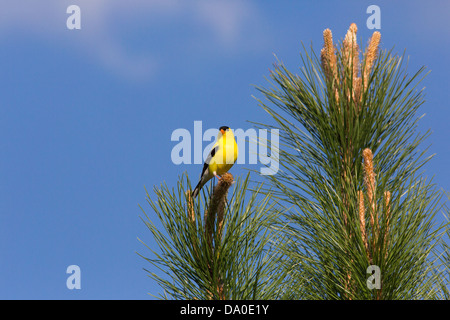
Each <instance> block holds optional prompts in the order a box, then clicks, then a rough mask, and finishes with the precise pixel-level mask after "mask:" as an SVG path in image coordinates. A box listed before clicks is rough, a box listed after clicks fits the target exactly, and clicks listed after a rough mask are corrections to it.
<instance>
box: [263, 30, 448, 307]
mask: <svg viewBox="0 0 450 320" xmlns="http://www.w3.org/2000/svg"><path fill="white" fill-rule="evenodd" d="M356 34H357V26H356V25H355V24H352V25H351V26H350V28H349V29H348V32H347V34H346V35H345V38H344V39H343V41H342V42H340V43H338V44H335V42H334V41H333V37H332V32H331V30H329V29H326V30H325V31H324V32H323V38H324V45H323V48H322V50H321V52H320V57H319V56H317V55H316V54H315V52H314V50H313V49H312V48H311V50H309V51H308V50H307V49H306V48H305V50H304V54H302V55H301V61H302V68H301V73H300V75H297V74H293V73H292V72H290V71H289V70H287V68H286V67H285V66H284V65H283V63H282V62H279V61H278V62H277V63H276V64H275V65H274V70H273V71H271V79H272V87H271V88H270V89H264V88H261V87H259V88H258V90H259V91H260V92H261V93H262V94H263V96H264V97H265V98H266V99H265V100H266V101H264V102H263V101H261V100H259V103H260V105H261V106H262V108H263V109H264V110H265V111H266V112H268V113H269V114H270V116H271V117H272V118H273V119H274V120H275V123H276V125H274V126H269V125H261V124H259V125H260V126H262V127H266V128H268V127H270V128H277V129H279V131H280V139H281V141H282V143H281V145H282V147H281V148H280V151H279V154H280V171H279V172H278V174H276V175H273V176H269V177H268V179H269V180H270V183H271V185H272V187H273V190H274V194H275V195H276V196H277V197H278V198H279V199H281V200H283V203H284V204H285V205H286V207H287V208H289V210H288V211H287V213H286V214H285V215H284V219H282V220H281V221H280V222H279V223H278V228H279V230H282V231H283V233H284V236H283V238H282V241H281V242H284V245H283V246H281V247H280V249H279V250H280V253H281V254H282V256H283V257H284V259H283V263H282V267H283V268H285V274H286V275H289V278H290V281H291V282H292V285H291V286H289V288H292V290H291V292H289V293H287V296H288V297H290V298H295V299H428V298H438V297H442V291H441V290H440V287H441V286H440V285H439V284H440V283H441V278H442V273H440V272H436V270H437V267H438V264H439V262H438V258H437V257H438V256H439V254H440V251H439V250H440V247H439V246H440V239H441V237H442V232H443V230H444V229H443V228H444V227H445V226H443V225H442V226H440V227H436V226H435V224H436V219H435V216H436V214H438V213H440V211H441V210H442V209H443V201H442V193H441V192H440V191H439V190H438V189H437V187H436V186H435V185H434V184H433V182H432V181H431V180H429V179H427V178H426V177H425V176H424V173H423V171H421V168H422V167H423V165H424V164H425V163H427V162H428V161H429V160H430V159H431V156H428V157H426V152H427V149H425V150H421V149H420V147H421V144H422V143H423V142H424V140H425V139H426V137H427V136H428V135H429V132H427V133H425V134H420V133H418V132H417V124H418V121H419V119H420V118H421V117H417V111H418V108H419V107H420V106H421V105H422V104H423V102H424V100H423V90H419V89H418V85H419V84H420V81H421V80H422V79H423V77H424V75H423V73H424V68H421V69H420V70H419V71H418V72H416V73H415V74H413V75H412V76H410V75H409V74H408V73H407V72H406V68H404V64H405V62H404V60H405V58H404V57H403V56H401V57H399V56H397V55H393V54H392V52H391V51H386V50H380V40H381V34H380V33H379V32H378V31H376V32H374V33H373V35H372V37H371V38H370V40H369V42H368V45H367V47H366V48H365V50H364V52H363V51H362V50H361V49H360V45H358V42H357V37H356ZM439 267H442V265H439ZM446 267H448V265H447V266H446ZM373 270H375V274H373V275H371V274H370V273H371V272H372V271H373ZM367 272H369V274H368V273H367ZM369 276H370V277H369ZM377 277H379V278H377ZM377 279H378V280H379V281H377ZM368 281H369V282H370V283H368ZM447 285H448V283H447Z"/></svg>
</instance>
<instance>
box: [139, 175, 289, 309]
mask: <svg viewBox="0 0 450 320" xmlns="http://www.w3.org/2000/svg"><path fill="white" fill-rule="evenodd" d="M233 183H234V178H233V176H232V175H231V174H229V173H226V174H224V175H223V176H222V177H221V179H220V180H219V181H218V183H217V185H216V186H215V187H214V189H213V190H212V194H211V196H209V195H208V194H207V193H206V192H205V190H204V189H205V188H204V189H202V191H203V198H201V197H200V196H199V197H197V198H196V199H195V201H194V200H193V199H192V198H191V190H192V189H191V185H190V181H189V179H188V177H187V175H186V176H184V177H183V178H182V179H180V181H179V182H178V187H177V189H176V190H175V189H172V190H170V189H169V188H168V187H167V186H165V185H164V186H161V188H155V194H156V197H157V200H156V201H153V200H152V199H151V197H150V195H148V193H147V201H148V203H149V204H150V206H151V208H152V209H153V211H154V212H156V214H157V216H158V218H159V221H160V222H161V223H162V229H158V228H157V227H156V225H155V224H154V223H153V222H152V219H150V218H149V216H148V215H147V214H145V212H144V214H145V219H144V218H143V221H144V222H145V224H146V225H147V227H148V229H149V230H150V231H151V233H152V236H153V239H154V240H155V242H156V244H157V245H158V248H159V251H157V250H153V249H151V247H150V246H149V247H148V248H149V249H150V250H151V251H152V258H146V257H144V256H143V255H142V257H144V258H145V259H146V260H147V261H149V262H150V263H151V264H152V265H154V266H156V267H157V268H159V269H160V271H161V273H160V274H156V273H154V272H151V271H149V270H147V271H148V273H149V275H150V277H152V278H153V279H154V280H156V281H157V282H158V283H159V284H160V286H161V287H162V288H163V289H164V294H163V295H161V296H160V298H164V299H183V300H185V299H198V300H225V299H233V300H236V299H275V298H276V297H278V296H279V295H280V288H281V287H280V281H281V280H282V278H281V277H279V276H277V274H278V271H277V270H276V269H275V267H276V264H275V260H274V259H273V257H272V256H270V251H269V250H268V249H269V248H270V246H271V244H270V241H271V239H272V232H271V230H270V226H271V225H272V224H273V221H274V220H275V219H276V217H277V216H278V215H279V213H278V210H277V208H276V207H275V203H271V202H270V199H271V195H270V194H266V195H262V196H260V192H259V191H260V189H261V186H260V187H259V188H258V189H257V190H255V191H253V192H252V194H251V195H250V196H246V194H247V189H248V184H249V176H247V178H246V179H245V180H244V181H241V179H238V180H237V182H236V183H235V188H234V192H233V193H232V196H231V199H230V200H229V201H228V200H227V195H228V192H229V188H230V186H231V185H232V184H233ZM143 211H144V210H143ZM164 231H165V232H164Z"/></svg>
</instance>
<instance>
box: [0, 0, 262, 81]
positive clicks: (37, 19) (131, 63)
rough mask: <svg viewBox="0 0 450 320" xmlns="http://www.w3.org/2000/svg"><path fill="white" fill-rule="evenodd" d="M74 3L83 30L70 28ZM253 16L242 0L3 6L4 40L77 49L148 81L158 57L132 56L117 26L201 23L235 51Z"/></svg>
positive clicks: (27, 1)
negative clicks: (26, 38)
mask: <svg viewBox="0 0 450 320" xmlns="http://www.w3.org/2000/svg"><path fill="white" fill-rule="evenodd" d="M72 4H76V5H78V6H79V7H80V9H81V30H72V31H69V30H68V29H67V28H66V19H67V18H68V16H69V15H68V14H67V13H66V9H67V7H68V6H69V5H72ZM254 12H255V10H254V8H251V7H250V3H249V2H243V1H237V0H217V1H213V0H196V1H185V0H128V1H124V0H70V1H68V0H45V1H33V0H15V1H8V2H6V3H3V4H2V6H1V10H0V41H1V39H2V38H5V37H11V36H18V35H32V36H36V37H41V38H45V39H50V40H51V41H55V42H56V43H58V44H60V45H72V46H73V47H74V48H75V49H76V50H79V51H80V52H83V54H85V55H87V56H89V57H90V58H92V59H93V61H95V62H96V63H99V64H101V65H102V66H103V67H105V68H107V69H110V70H112V71H114V72H116V73H117V74H118V75H120V76H125V77H131V78H147V77H149V76H152V75H153V74H155V72H156V70H157V68H158V61H157V58H156V55H155V54H154V52H145V53H140V54H138V53H135V52H132V51H130V48H127V46H126V45H125V44H124V43H123V40H121V39H120V38H119V37H118V36H116V35H115V34H114V30H115V28H114V26H115V24H117V23H122V24H125V25H126V24H127V23H130V22H133V21H134V19H136V17H138V19H143V18H144V17H147V21H146V22H148V23H152V18H157V19H154V20H158V21H161V19H168V20H170V19H181V20H183V23H186V27H187V28H189V27H190V26H193V25H195V24H198V23H200V24H202V26H203V28H202V30H203V31H206V32H205V33H206V34H208V35H210V36H212V37H213V39H212V40H211V42H212V43H214V42H215V44H216V45H221V46H229V47H230V46H231V47H232V46H236V44H237V43H238V42H239V40H240V38H239V37H240V34H241V31H242V29H243V28H245V27H246V24H247V22H248V20H250V19H252V17H254V16H252V15H251V14H254ZM155 27H158V26H155ZM193 30H197V31H193V32H200V31H198V29H195V28H193ZM77 32H78V33H79V34H76V33H77ZM193 36H205V35H203V34H201V35H193Z"/></svg>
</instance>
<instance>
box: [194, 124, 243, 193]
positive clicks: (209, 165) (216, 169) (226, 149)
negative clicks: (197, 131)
mask: <svg viewBox="0 0 450 320" xmlns="http://www.w3.org/2000/svg"><path fill="white" fill-rule="evenodd" d="M219 131H220V132H219V134H218V135H217V142H216V143H215V144H214V146H213V148H212V150H211V152H210V153H209V155H208V157H207V158H206V160H205V163H204V164H203V169H202V173H201V175H200V181H199V182H198V184H197V186H196V187H195V189H194V191H192V198H195V197H196V196H197V195H198V193H199V191H200V189H201V188H202V187H203V186H204V185H205V183H206V182H208V181H209V180H210V179H212V177H216V178H219V177H220V176H221V175H223V174H224V173H225V172H227V171H228V170H230V168H231V167H232V166H233V164H234V163H235V162H236V159H237V157H238V146H237V143H236V140H235V138H234V133H233V131H232V130H231V129H230V128H229V127H226V126H223V127H220V128H219Z"/></svg>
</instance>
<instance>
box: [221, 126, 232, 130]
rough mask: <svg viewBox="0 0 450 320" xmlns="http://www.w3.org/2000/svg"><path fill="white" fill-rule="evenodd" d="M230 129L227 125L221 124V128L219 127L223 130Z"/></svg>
mask: <svg viewBox="0 0 450 320" xmlns="http://www.w3.org/2000/svg"><path fill="white" fill-rule="evenodd" d="M228 129H230V128H229V127H227V126H221V127H220V128H219V131H221V130H225V131H226V130H228Z"/></svg>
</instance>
